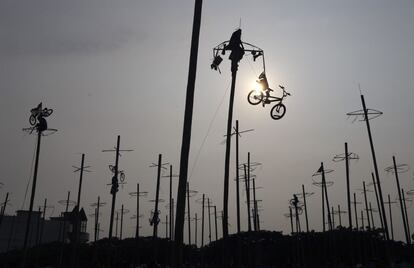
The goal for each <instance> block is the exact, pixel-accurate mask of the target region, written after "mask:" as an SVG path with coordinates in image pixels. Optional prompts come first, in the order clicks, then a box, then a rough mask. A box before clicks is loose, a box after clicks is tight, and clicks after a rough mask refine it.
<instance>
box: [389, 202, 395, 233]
mask: <svg viewBox="0 0 414 268" xmlns="http://www.w3.org/2000/svg"><path fill="white" fill-rule="evenodd" d="M388 209H389V211H390V225H391V238H392V240H394V226H393V223H392V210H391V198H390V195H389V194H388Z"/></svg>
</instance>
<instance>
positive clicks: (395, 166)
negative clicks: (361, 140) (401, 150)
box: [392, 156, 410, 244]
mask: <svg viewBox="0 0 414 268" xmlns="http://www.w3.org/2000/svg"><path fill="white" fill-rule="evenodd" d="M392 161H393V164H394V174H395V180H396V182H397V191H398V199H399V200H400V208H401V217H402V220H403V223H404V233H405V241H406V242H407V244H409V243H410V234H409V233H408V228H407V222H406V221H405V213H404V204H403V201H402V197H401V188H400V180H399V178H398V170H397V163H396V161H395V156H393V157H392Z"/></svg>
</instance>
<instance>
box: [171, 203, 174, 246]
mask: <svg viewBox="0 0 414 268" xmlns="http://www.w3.org/2000/svg"><path fill="white" fill-rule="evenodd" d="M171 201H172V209H171V219H173V221H171V225H172V229H173V232H172V237H171V239H172V240H174V239H175V235H174V230H175V228H174V219H175V218H174V198H172V199H171Z"/></svg>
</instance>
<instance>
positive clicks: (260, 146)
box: [0, 0, 414, 241]
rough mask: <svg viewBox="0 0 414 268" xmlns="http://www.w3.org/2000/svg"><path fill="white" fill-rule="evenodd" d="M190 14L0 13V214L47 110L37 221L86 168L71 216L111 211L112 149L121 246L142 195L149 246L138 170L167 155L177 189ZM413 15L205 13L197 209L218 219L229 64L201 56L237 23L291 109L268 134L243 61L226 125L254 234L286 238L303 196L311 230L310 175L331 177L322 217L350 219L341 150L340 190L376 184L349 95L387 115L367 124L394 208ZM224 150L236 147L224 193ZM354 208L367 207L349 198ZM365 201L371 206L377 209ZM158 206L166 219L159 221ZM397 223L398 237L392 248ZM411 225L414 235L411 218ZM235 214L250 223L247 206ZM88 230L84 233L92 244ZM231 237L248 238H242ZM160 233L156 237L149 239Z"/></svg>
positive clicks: (308, 10) (95, 0)
mask: <svg viewBox="0 0 414 268" xmlns="http://www.w3.org/2000/svg"><path fill="white" fill-rule="evenodd" d="M193 8H194V3H193V1H174V2H173V1H160V0H156V1H128V0H121V1H116V2H114V1H109V0H90V1H81V0H73V1H52V0H39V1H35V2H34V1H24V0H17V1H16V0H0V62H1V65H0V78H1V79H0V109H1V112H0V114H1V115H0V123H1V125H2V127H1V128H0V136H1V140H0V148H1V149H2V151H3V153H2V155H1V156H0V169H1V170H2V173H1V175H0V182H2V183H4V186H3V187H2V188H1V189H0V202H3V199H4V197H5V194H6V192H10V198H11V204H12V206H10V207H8V208H7V210H6V212H7V213H8V214H13V213H14V211H15V210H18V209H22V208H24V209H27V208H28V200H29V194H28V196H27V198H26V202H25V203H24V206H23V199H24V195H25V189H26V187H27V184H28V181H29V180H31V177H32V175H31V166H32V159H33V155H34V150H35V136H34V135H28V134H27V133H25V132H23V131H22V128H25V127H28V126H29V122H28V118H29V115H30V114H29V112H30V109H31V108H33V107H35V106H36V105H37V104H38V103H39V102H43V104H44V106H46V107H48V108H52V109H54V113H53V114H52V115H51V116H50V117H49V118H48V123H49V127H51V128H56V129H58V132H57V133H56V134H54V135H51V136H48V137H45V138H44V139H43V140H42V146H41V154H40V166H39V175H38V184H37V192H36V199H35V200H36V201H35V207H36V208H37V207H38V206H39V205H41V204H43V200H44V198H47V199H48V202H49V203H50V204H51V205H54V206H55V209H54V211H53V215H54V216H57V215H58V213H60V211H62V209H63V206H61V205H59V204H58V203H57V201H58V200H62V199H65V198H66V194H67V191H71V196H72V197H73V199H75V196H76V194H77V187H78V174H77V173H73V172H72V171H73V169H72V165H75V166H79V165H80V158H81V155H80V154H81V153H85V154H86V164H87V165H91V166H92V167H91V170H93V172H92V173H88V174H85V177H84V187H83V195H82V198H81V206H83V207H84V208H85V210H86V212H87V214H90V213H93V208H92V207H90V204H91V203H94V202H96V199H97V196H98V195H100V197H101V199H102V200H103V201H105V202H107V203H108V204H109V203H110V199H111V196H110V194H109V191H110V188H109V186H107V184H108V183H110V178H111V174H110V171H109V169H108V165H109V164H113V162H114V156H115V155H114V154H112V153H102V152H101V151H102V150H104V149H111V148H113V147H114V146H115V145H116V136H117V135H121V148H125V149H133V150H134V151H133V152H128V153H124V154H122V157H121V158H120V169H122V170H124V171H125V174H126V181H127V184H126V185H124V186H123V187H120V191H119V192H118V197H117V209H118V208H120V207H121V204H122V203H123V204H124V205H125V207H126V208H128V209H129V210H130V211H131V212H130V213H129V214H128V215H127V221H126V223H125V226H124V230H125V232H126V234H125V235H124V237H128V236H133V235H134V230H135V229H134V228H135V221H134V220H130V219H129V217H130V216H132V214H133V212H132V211H134V210H135V199H133V198H131V197H130V196H129V194H128V193H129V192H132V191H135V187H136V183H137V182H139V183H140V185H141V189H142V190H144V191H148V192H149V196H148V198H146V199H143V202H142V204H143V208H142V213H144V214H145V216H144V217H143V218H142V221H141V223H142V226H143V227H142V230H141V234H142V235H150V234H151V233H152V229H151V227H150V226H149V223H148V218H149V212H150V210H151V209H153V207H152V205H153V204H152V203H148V202H146V201H144V200H148V199H153V198H154V196H155V183H156V169H154V168H150V167H149V166H150V165H151V163H153V162H154V163H155V162H156V161H157V157H158V154H159V153H162V154H163V161H164V162H169V163H171V164H172V165H173V168H174V173H178V166H179V157H180V148H181V136H182V125H183V115H184V101H185V89H186V86H187V75H188V59H189V49H190V41H191V29H192V19H193ZM413 11H414V3H413V2H412V1H403V0H398V1H393V2H389V1H374V0H369V1H363V2H361V1H354V0H352V1H346V2H345V1H322V0H318V1H312V3H310V2H309V1H294V2H292V1H290V2H287V1H265V0H259V1H254V2H252V1H234V0H232V1H225V2H223V1H217V0H214V1H204V3H203V13H202V25H201V33H200V34H201V35H200V47H199V52H198V69H197V81H196V91H195V104H194V116H193V133H192V142H191V155H190V166H189V174H190V178H189V182H190V188H192V189H194V190H197V191H199V193H206V194H207V195H208V196H209V197H210V198H211V199H212V201H213V202H214V204H216V205H217V206H218V209H219V210H221V208H222V195H223V189H222V187H223V174H224V150H225V146H224V145H222V144H221V142H222V141H223V139H224V138H223V135H224V134H225V130H226V120H227V109H228V97H229V96H228V91H227V89H228V87H229V85H230V81H231V77H230V63H229V61H228V59H227V55H226V57H225V58H224V61H223V63H222V64H221V66H220V67H221V71H222V73H221V74H219V73H218V72H215V71H213V70H211V69H210V64H211V61H212V58H213V54H212V48H213V47H215V46H216V45H218V44H219V43H221V42H222V41H226V40H228V39H229V38H230V35H231V33H232V32H233V31H234V30H235V29H237V28H238V27H239V26H240V25H239V24H240V22H241V28H242V31H243V32H242V40H243V41H245V42H249V43H252V44H254V45H257V46H258V47H260V48H262V49H263V50H264V51H265V57H266V73H267V76H268V79H269V83H270V85H271V87H272V88H277V85H279V84H281V85H284V86H285V87H286V89H287V90H288V91H289V92H291V93H292V96H291V97H288V98H287V99H286V102H285V105H286V107H287V111H286V115H285V117H284V118H283V119H281V120H279V121H274V120H272V119H271V118H270V116H269V110H270V108H271V107H270V106H269V107H266V108H262V107H261V106H251V105H249V103H248V102H247V99H246V97H247V93H248V92H249V91H250V90H251V89H252V88H253V84H254V81H255V80H256V79H257V77H258V75H259V74H260V72H261V71H262V70H261V66H260V64H259V63H258V62H253V61H252V59H251V58H248V57H245V58H244V59H243V60H242V61H241V63H240V68H239V73H238V78H237V83H236V96H235V106H234V119H238V120H239V122H240V128H241V130H243V129H254V131H253V132H249V133H246V134H245V135H242V137H241V139H240V158H241V161H242V162H244V161H246V160H247V152H251V154H252V161H255V162H261V163H262V166H261V167H260V168H259V169H258V170H257V171H256V175H257V186H260V187H263V188H262V189H260V190H258V199H261V200H263V211H262V212H261V220H262V224H261V228H262V229H266V230H278V231H283V232H284V233H289V232H290V225H289V224H290V223H289V220H288V219H287V218H285V217H284V216H283V214H284V213H286V212H288V201H289V199H290V198H292V194H294V193H297V192H300V191H301V185H302V184H304V185H305V187H306V189H307V190H308V191H311V192H315V194H314V195H313V196H312V197H311V198H310V199H309V200H308V206H309V210H310V226H311V228H312V229H315V230H320V229H321V223H320V218H321V216H320V215H321V214H320V213H321V212H320V194H319V189H318V188H315V187H314V186H313V185H312V174H313V173H314V172H315V171H316V170H317V169H318V168H319V165H320V162H322V161H323V162H324V163H325V166H326V167H327V168H331V169H334V170H335V172H333V173H332V175H331V176H330V177H329V180H332V181H334V183H335V184H334V185H333V186H332V187H331V188H329V195H330V198H331V200H330V202H331V203H332V205H335V206H336V205H338V204H340V205H341V207H342V208H344V209H345V208H346V197H345V194H346V188H345V168H344V164H343V163H334V162H332V158H333V156H334V155H335V154H339V153H343V150H344V142H348V144H349V149H350V151H352V152H355V153H357V154H358V155H359V156H360V160H359V161H357V162H353V163H352V164H351V185H352V186H351V189H352V190H353V191H356V189H359V188H362V180H365V181H367V182H369V181H370V180H371V171H372V169H373V166H372V160H371V153H370V148H369V143H368V136H367V133H366V128H365V125H364V122H358V121H356V122H352V119H348V118H347V116H346V113H347V112H350V111H354V110H359V109H361V101H360V92H359V90H358V85H359V84H360V85H361V90H362V93H363V94H364V95H365V98H366V102H367V106H368V107H369V108H373V109H378V110H381V111H382V112H383V113H384V114H383V116H381V117H379V118H377V119H375V120H373V121H371V122H372V123H371V124H372V131H373V139H374V143H375V146H376V152H377V158H378V164H379V168H380V178H381V182H382V183H383V192H384V195H386V194H388V193H390V194H391V196H392V198H396V197H397V191H396V187H395V183H394V177H393V176H392V174H387V173H386V172H385V171H384V168H386V167H388V166H390V165H391V164H392V156H393V155H395V156H396V158H397V161H398V162H399V163H405V164H408V165H409V166H411V167H413V165H414V155H413V142H412V137H414V125H413V123H412V122H413V121H412V116H413V115H414V107H413V105H412V100H413V99H414V76H413V75H412V70H413V69H414V53H413V47H414V32H413V31H412V25H414V17H413V16H412V14H413ZM216 112H217V114H216ZM215 114H216V115H215ZM234 145H235V144H234V141H233V143H232V159H231V163H232V165H233V166H232V167H231V171H230V172H231V173H230V174H231V178H234V176H235V170H234V162H235V159H234ZM200 148H201V149H200ZM413 176H414V175H413V170H412V169H410V171H409V172H407V173H404V174H401V175H400V180H401V184H402V187H404V188H405V190H411V189H414V181H413ZM174 185H176V182H175V184H174ZM29 189H30V188H29ZM234 192H235V184H234V181H231V184H230V204H229V217H230V218H229V222H230V224H231V226H230V228H229V232H230V233H234V232H235V230H236V205H235V195H234ZM29 193H30V190H29ZM173 193H174V195H176V189H174V192H173ZM160 197H161V198H163V199H168V182H167V179H165V180H163V181H162V182H161V196H160ZM200 197H201V195H200V194H199V195H197V196H196V197H195V198H193V200H192V212H195V210H196V209H197V210H199V211H200V205H198V204H196V203H195V202H194V201H195V199H197V198H200ZM241 198H242V200H244V198H245V195H244V194H242V195H241ZM358 199H359V200H362V196H361V195H360V194H359V193H358ZM370 199H371V200H372V201H373V204H374V203H375V202H374V200H375V199H374V195H372V194H370ZM243 205H244V203H243ZM164 206H165V203H163V204H161V219H164V218H163V217H165V213H166V211H167V210H166V209H165V208H164ZM395 208H396V209H397V206H395ZM360 209H362V207H360ZM396 209H395V211H396V212H395V213H394V215H393V220H394V228H395V233H396V238H397V239H400V240H402V239H403V228H402V222H401V219H400V218H401V217H400V215H399V214H398V211H397V210H396ZM408 209H409V211H408V214H409V221H410V222H413V221H414V216H413V207H412V206H411V203H410V205H409V208H408ZM109 211H110V207H109V205H107V206H105V207H104V208H103V210H102V215H101V223H102V229H103V230H104V232H103V233H102V234H101V235H100V236H101V237H104V236H107V235H108V223H109ZM241 211H242V217H244V218H245V217H246V216H245V214H246V213H245V209H244V206H242V210H241ZM51 213H52V210H50V211H49V213H48V214H47V216H49V215H51ZM200 213H201V211H200ZM344 218H345V217H344ZM344 218H343V219H344ZM92 221H93V218H92V217H90V218H89V223H88V230H89V231H90V233H93V230H92V228H93V223H92ZM376 224H377V225H379V219H378V217H377V218H376ZM242 229H243V230H246V229H247V227H246V224H245V222H242ZM163 230H164V229H163V227H162V226H161V227H159V235H160V236H163V235H164V231H163ZM220 230H221V228H220ZM220 233H221V231H220ZM185 235H186V232H185ZM184 241H187V238H186V236H185V237H184Z"/></svg>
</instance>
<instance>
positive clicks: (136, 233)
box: [135, 183, 139, 240]
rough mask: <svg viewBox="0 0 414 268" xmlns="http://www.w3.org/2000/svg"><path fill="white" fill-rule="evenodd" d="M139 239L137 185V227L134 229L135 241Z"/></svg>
mask: <svg viewBox="0 0 414 268" xmlns="http://www.w3.org/2000/svg"><path fill="white" fill-rule="evenodd" d="M138 238H139V183H137V226H136V227H135V239H137V240H138Z"/></svg>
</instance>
